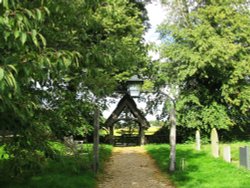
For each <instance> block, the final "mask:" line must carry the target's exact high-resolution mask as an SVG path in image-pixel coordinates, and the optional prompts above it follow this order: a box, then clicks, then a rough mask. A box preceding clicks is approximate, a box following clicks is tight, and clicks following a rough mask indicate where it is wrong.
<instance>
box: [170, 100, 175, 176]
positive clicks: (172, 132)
mask: <svg viewBox="0 0 250 188" xmlns="http://www.w3.org/2000/svg"><path fill="white" fill-rule="evenodd" d="M172 103H173V104H172V107H171V109H170V113H169V116H170V134H169V141H170V155H169V158H170V164H169V171H170V172H174V171H175V167H176V114H175V104H174V102H172Z"/></svg>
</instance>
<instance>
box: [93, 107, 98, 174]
mask: <svg viewBox="0 0 250 188" xmlns="http://www.w3.org/2000/svg"><path fill="white" fill-rule="evenodd" d="M99 115H100V112H99V108H98V106H96V107H95V114H94V145H93V150H94V156H93V157H94V164H93V170H94V172H95V173H97V172H98V169H99Z"/></svg>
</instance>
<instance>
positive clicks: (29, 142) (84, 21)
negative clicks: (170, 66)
mask: <svg viewBox="0 0 250 188" xmlns="http://www.w3.org/2000/svg"><path fill="white" fill-rule="evenodd" d="M139 5H141V6H139ZM142 9H143V3H141V2H137V1H122V0H119V1H112V0H105V1H102V2H100V1H99V0H92V1H80V0H77V1H68V0H67V1H66V0H63V1H60V2H59V1H52V0H45V1H37V0H35V1H32V2H31V1H15V0H13V1H0V32H1V35H0V51H1V57H0V113H1V114H0V122H1V129H3V128H6V129H9V130H11V131H14V133H15V134H14V137H15V139H13V140H11V142H8V143H7V142H6V150H7V152H8V153H9V155H10V156H15V157H13V159H15V161H14V163H13V164H14V165H12V167H13V170H12V172H13V174H14V175H13V176H15V175H18V174H20V173H22V172H25V168H26V167H27V166H29V167H30V168H31V170H32V169H34V168H36V167H38V166H39V164H40V162H42V161H39V160H36V159H38V158H43V157H45V156H43V155H42V152H44V151H46V150H49V149H50V148H49V144H48V136H51V134H52V135H54V136H55V135H56V136H59V137H60V136H62V135H64V134H74V133H76V132H78V131H76V129H78V130H79V129H86V130H84V131H83V130H81V132H82V133H86V132H88V131H89V130H90V129H91V128H90V127H91V126H90V125H91V124H93V118H92V117H93V111H92V112H91V110H93V107H94V104H93V100H92V98H93V95H94V96H98V97H105V96H107V95H108V94H110V93H112V92H113V91H114V89H115V88H116V86H117V84H118V83H119V82H120V81H121V80H124V79H126V78H129V77H130V75H132V74H133V73H135V72H138V70H140V69H141V67H142V66H143V65H144V64H145V61H146V59H145V57H146V56H145V53H146V48H145V46H144V45H143V41H142V40H143V38H142V34H143V32H144V31H145V29H146V26H145V25H144V21H145V17H144V16H145V15H143V14H141V10H142ZM6 114H10V116H9V117H11V119H10V118H6V117H7V116H6ZM48 117H49V118H48ZM58 128H60V129H63V131H61V132H58ZM20 135H21V136H20ZM40 151H42V152H40ZM25 159H27V160H25ZM25 161H26V162H25ZM32 164H34V166H32ZM26 170H27V169H26Z"/></svg>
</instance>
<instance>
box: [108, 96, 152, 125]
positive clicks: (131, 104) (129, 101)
mask: <svg viewBox="0 0 250 188" xmlns="http://www.w3.org/2000/svg"><path fill="white" fill-rule="evenodd" d="M126 107H127V108H128V109H129V110H130V112H131V113H132V114H133V116H134V117H135V120H136V121H137V122H138V123H139V124H140V126H142V127H144V128H148V127H150V125H149V123H148V121H147V119H146V118H145V117H144V115H143V113H142V112H141V111H140V110H139V109H138V108H137V106H136V103H135V101H134V100H133V98H132V97H131V96H130V95H128V94H126V95H124V97H123V98H122V99H121V100H120V101H119V103H118V105H117V107H116V108H115V110H114V111H113V112H112V114H111V115H110V116H109V118H108V119H107V120H106V122H105V125H106V126H107V127H110V126H113V124H114V123H115V122H117V121H119V120H120V119H119V115H120V114H121V113H122V111H123V110H124V109H125V108H126Z"/></svg>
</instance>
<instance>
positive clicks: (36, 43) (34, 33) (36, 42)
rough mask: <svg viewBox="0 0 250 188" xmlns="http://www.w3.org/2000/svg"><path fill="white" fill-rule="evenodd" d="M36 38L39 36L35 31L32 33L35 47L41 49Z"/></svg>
mask: <svg viewBox="0 0 250 188" xmlns="http://www.w3.org/2000/svg"><path fill="white" fill-rule="evenodd" d="M36 36H37V31H36V30H34V29H33V30H32V32H31V37H32V40H33V43H34V44H35V46H36V47H39V43H38V40H37V38H36Z"/></svg>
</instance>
